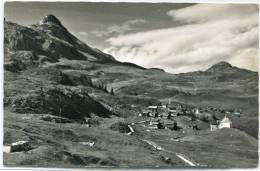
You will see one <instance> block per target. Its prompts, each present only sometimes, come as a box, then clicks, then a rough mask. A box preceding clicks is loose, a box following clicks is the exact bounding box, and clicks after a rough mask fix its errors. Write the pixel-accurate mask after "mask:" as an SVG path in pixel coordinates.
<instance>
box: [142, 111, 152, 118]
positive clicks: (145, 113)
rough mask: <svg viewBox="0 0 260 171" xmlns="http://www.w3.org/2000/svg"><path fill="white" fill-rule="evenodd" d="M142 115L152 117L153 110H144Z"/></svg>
mask: <svg viewBox="0 0 260 171" xmlns="http://www.w3.org/2000/svg"><path fill="white" fill-rule="evenodd" d="M142 116H147V117H151V116H152V114H151V112H150V111H148V110H144V111H143V112H142Z"/></svg>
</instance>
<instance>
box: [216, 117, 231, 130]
mask: <svg viewBox="0 0 260 171" xmlns="http://www.w3.org/2000/svg"><path fill="white" fill-rule="evenodd" d="M231 124H232V122H231V120H230V119H229V118H228V117H227V116H225V117H224V118H223V119H222V120H221V121H220V122H219V125H218V128H219V129H221V128H230V127H231Z"/></svg>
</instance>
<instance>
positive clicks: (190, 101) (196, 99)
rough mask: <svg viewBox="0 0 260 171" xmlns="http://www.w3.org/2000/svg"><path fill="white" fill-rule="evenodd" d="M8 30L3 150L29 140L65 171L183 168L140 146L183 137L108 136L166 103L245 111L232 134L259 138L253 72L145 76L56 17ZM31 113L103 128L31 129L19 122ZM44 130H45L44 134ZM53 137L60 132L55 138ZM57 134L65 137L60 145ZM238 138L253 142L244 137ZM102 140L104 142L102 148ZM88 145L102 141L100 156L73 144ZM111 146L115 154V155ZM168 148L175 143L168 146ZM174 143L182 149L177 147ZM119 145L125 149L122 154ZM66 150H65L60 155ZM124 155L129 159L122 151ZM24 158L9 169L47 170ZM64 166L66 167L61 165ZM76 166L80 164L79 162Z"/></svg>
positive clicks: (222, 66)
mask: <svg viewBox="0 0 260 171" xmlns="http://www.w3.org/2000/svg"><path fill="white" fill-rule="evenodd" d="M4 29H5V30H4V55H5V59H4V69H5V78H4V80H5V81H4V105H5V106H4V110H5V137H4V139H5V142H4V144H10V143H11V142H14V141H18V140H21V139H23V138H24V137H26V138H27V139H28V140H32V142H33V143H34V145H35V146H37V149H38V150H39V151H37V152H39V155H43V158H44V156H46V153H48V151H49V147H51V148H52V149H53V150H54V151H55V150H56V152H57V156H53V154H52V155H51V156H52V157H57V158H59V160H58V159H57V160H56V158H55V160H52V159H51V160H50V161H54V163H53V165H54V166H56V165H61V166H64V163H66V162H67V163H69V164H68V166H75V165H89V163H92V164H93V162H90V161H89V160H91V161H92V160H93V161H94V160H95V161H97V162H96V163H95V164H94V166H100V165H109V166H111V165H113V166H125V165H126V166H143V165H142V163H140V161H137V160H134V159H135V158H136V157H134V156H139V157H140V158H142V159H143V158H147V159H145V160H144V161H143V160H141V161H142V162H143V163H144V165H146V166H154V163H158V165H160V166H169V165H174V166H178V165H180V166H183V163H182V162H181V161H179V160H178V158H176V157H175V158H174V157H173V156H171V157H173V158H172V159H173V160H174V161H175V162H173V163H170V164H169V163H167V162H165V161H163V160H162V159H161V158H159V156H156V155H155V154H153V155H151V153H153V152H151V151H150V150H151V149H150V148H149V149H147V145H144V144H143V142H140V138H142V137H143V136H147V138H152V137H154V136H155V135H156V136H157V137H158V139H160V138H163V139H165V137H166V139H167V137H168V139H170V138H169V137H172V138H174V137H177V136H179V133H173V132H170V133H169V132H167V130H166V131H164V132H161V133H159V134H157V133H154V135H150V134H148V133H147V132H146V130H143V128H138V127H137V128H136V129H139V130H138V131H139V132H138V134H137V135H136V136H132V137H126V136H124V135H118V133H117V134H116V133H113V131H112V132H111V131H109V129H108V128H109V127H110V125H111V124H112V123H114V122H117V121H122V120H123V121H125V122H130V121H131V122H132V121H133V120H134V119H136V116H137V114H138V113H139V112H140V111H141V110H142V109H145V108H146V107H147V106H148V105H157V104H160V103H167V102H168V101H171V103H172V104H183V105H187V106H194V107H197V108H199V107H202V108H203V107H204V108H206V107H214V108H219V109H221V110H241V111H242V115H241V117H237V116H234V115H232V114H228V115H229V117H230V118H231V120H232V122H233V127H235V128H238V129H240V130H241V131H245V132H246V133H248V134H250V135H252V136H254V137H255V138H256V137H257V135H258V73H256V72H252V71H248V70H245V69H240V68H237V67H234V66H232V65H230V64H228V63H226V62H220V63H217V64H215V65H214V66H212V67H210V68H209V69H208V70H206V71H197V72H190V73H182V74H170V73H167V72H164V71H163V70H161V69H154V68H151V69H149V68H148V69H147V68H143V67H140V66H138V65H135V64H132V63H122V62H119V61H117V60H115V59H114V57H112V56H111V55H109V54H105V53H103V52H101V51H99V50H97V49H95V48H92V47H90V46H88V45H87V44H85V43H83V42H81V41H80V40H79V39H77V38H76V37H75V36H73V35H72V34H71V33H70V32H69V31H68V30H67V29H66V28H65V27H64V26H63V25H62V23H61V22H60V21H59V20H58V19H57V18H56V17H55V16H54V15H48V16H45V17H44V18H43V19H42V20H41V21H40V22H39V24H35V25H32V26H30V27H25V26H21V25H18V24H16V23H12V22H8V21H5V23H4ZM133 106H134V107H133ZM28 114H38V115H39V116H40V115H46V114H51V115H58V116H60V117H65V118H68V119H72V120H76V121H78V120H82V119H84V118H99V119H100V120H101V121H102V123H103V124H101V126H100V127H98V128H95V127H94V128H85V127H84V128H82V127H81V126H80V125H77V124H76V125H73V124H72V125H64V127H60V126H59V127H58V126H56V125H57V124H55V123H51V124H46V123H45V122H42V121H39V120H38V119H37V118H32V119H31V120H33V122H30V123H28V122H27V121H26V120H24V119H22V118H24V116H26V117H27V115H28ZM215 114H216V116H217V117H218V118H222V117H223V116H224V115H225V113H223V112H217V113H215ZM36 116H37V115H36ZM184 119H185V118H184ZM13 120H15V121H16V123H17V126H14V125H13ZM37 124H38V125H37ZM39 124H40V125H41V124H42V127H41V128H40V127H39ZM37 130H38V131H37ZM51 130H55V131H56V133H54V132H52V131H51ZM86 130H88V131H89V132H88V131H86ZM63 131H67V134H66V136H65V137H64V134H59V133H62V132H63ZM102 131H103V132H102ZM168 131H169V130H168ZM237 131H238V130H233V129H231V130H230V132H231V133H230V134H232V133H233V134H236V135H238V133H237ZM38 132H39V133H38ZM47 132H50V133H51V134H48V135H46V137H47V138H46V139H45V138H43V137H44V136H45V134H46V133H47ZM104 132H105V133H104ZM101 134H102V135H101ZM103 134H105V135H103ZM151 134H153V133H151ZM177 134H178V135H177ZM58 135H60V136H61V135H62V136H63V138H61V137H59V136H58ZM83 135H84V136H83ZM166 135H167V136H166ZM222 135H224V134H223V131H222V132H218V134H216V135H215V136H220V137H221V136H222ZM139 136H140V137H139ZM209 136H211V134H210V135H209ZM212 136H213V135H212ZM239 136H242V137H244V136H245V137H246V136H249V135H245V134H244V133H239ZM57 137H58V139H57ZM83 137H86V138H83ZM120 138H121V139H120ZM255 138H253V137H252V139H255ZM98 139H102V142H100V141H98ZM123 139H124V140H123ZM209 139H210V138H209ZM212 139H216V137H214V138H212ZM238 139H239V138H238ZM87 140H93V141H94V140H95V141H97V149H95V150H97V151H95V150H94V151H93V150H90V151H88V152H86V153H87V156H82V154H81V153H80V154H79V153H78V152H77V150H78V151H81V150H82V147H81V146H78V145H76V142H78V141H87ZM234 141H235V140H234ZM236 141H239V140H236ZM255 141H257V140H254V141H253V140H252V144H253V145H252V146H251V145H250V146H249V147H248V148H250V150H252V149H253V150H254V149H255V147H257V145H256V146H255ZM111 142H112V143H115V145H117V147H116V148H114V146H113V145H111ZM169 142H170V140H169V141H167V143H169ZM117 143H119V144H117ZM164 143H165V142H164ZM170 143H172V142H170ZM175 143H176V144H175ZM194 143H195V144H196V145H199V144H200V143H201V144H203V145H205V144H207V143H208V142H207V141H205V142H204V140H203V142H200V143H198V144H197V142H194ZM57 144H58V145H57ZM174 144H175V145H176V146H178V145H179V144H178V143H177V142H174ZM209 144H211V145H212V148H214V145H216V144H215V143H214V142H210V143H209ZM183 145H187V146H189V143H187V144H186V143H185V142H184V143H183ZM239 145H241V149H243V150H244V146H243V145H245V146H247V145H248V144H247V142H244V141H243V142H241V144H239ZM57 146H60V147H59V148H57ZM119 146H122V148H118V147H119ZM125 146H126V151H128V152H129V151H131V150H132V151H134V152H135V153H133V154H132V153H131V154H129V153H128V154H127V155H126V156H128V155H130V156H131V155H133V156H132V158H131V159H130V158H129V156H128V158H124V156H121V157H120V156H119V155H116V154H117V153H115V151H114V150H113V149H115V150H116V149H117V150H118V149H120V150H124V148H123V147H125ZM181 146H182V145H181ZM47 147H48V148H47ZM62 147H64V149H60V148H62ZM71 147H74V148H75V149H76V150H75V149H73V148H71ZM223 148H224V149H229V150H230V153H231V155H232V157H234V156H236V155H237V153H236V152H233V151H232V150H235V149H233V147H232V148H230V147H226V146H225V147H223ZM234 148H235V147H234ZM251 148H252V149H251ZM134 149H135V150H134ZM180 149H182V150H183V152H187V153H189V151H187V149H185V148H182V147H180ZM191 149H192V148H191ZM85 150H86V149H85ZM88 150H89V149H88ZM99 150H100V151H99ZM245 150H247V149H245ZM104 151H105V152H104ZM224 151H225V150H224ZM217 152H218V153H219V151H217ZM121 153H122V154H125V151H121ZM121 153H120V154H121ZM213 153H215V152H213ZM221 154H222V153H221ZM23 155H25V154H20V155H19V156H20V158H19V160H16V159H17V158H16V157H17V156H14V155H12V154H10V155H9V154H6V158H5V163H6V164H9V165H12V161H13V160H16V161H17V163H15V164H14V165H16V164H18V165H29V166H31V165H34V166H38V165H40V166H42V165H44V163H37V161H36V160H34V159H33V158H30V159H28V160H27V161H28V162H25V161H23V160H22V159H23V158H24V156H23ZM34 155H36V153H34ZM163 155H169V154H163ZM111 156H112V157H111ZM248 156H249V157H248V158H247V159H246V160H248V167H250V166H252V165H255V158H256V156H255V153H254V154H248ZM27 157H28V156H27ZM201 157H202V158H201V160H202V159H203V160H204V159H205V160H207V159H206V158H204V157H205V156H204V157H203V155H202V154H201ZM232 157H231V158H232ZM65 158H66V160H68V161H66V160H65ZM111 158H113V159H111ZM140 158H139V159H140ZM234 158H236V157H234ZM63 159H64V163H62V162H61V163H60V161H63ZM214 159H215V158H214ZM215 160H218V159H215ZM219 160H222V159H219ZM241 160H243V159H241ZM43 161H48V159H43ZM75 161H81V162H80V163H75ZM236 161H237V160H236ZM205 162H206V163H207V162H208V164H207V165H208V166H211V167H216V165H214V163H211V162H212V161H210V160H209V161H205ZM218 162H220V161H218ZM10 163H11V164H10ZM101 163H103V164H101ZM210 163H211V164H210ZM232 166H233V167H234V166H237V165H235V162H234V163H232V162H230V163H228V162H227V163H225V164H224V165H223V167H232ZM245 167H247V165H246V166H245Z"/></svg>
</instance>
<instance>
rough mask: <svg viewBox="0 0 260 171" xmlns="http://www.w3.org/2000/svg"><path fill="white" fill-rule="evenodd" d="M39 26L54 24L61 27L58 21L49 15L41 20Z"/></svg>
mask: <svg viewBox="0 0 260 171" xmlns="http://www.w3.org/2000/svg"><path fill="white" fill-rule="evenodd" d="M41 24H56V25H59V26H62V24H61V22H60V20H59V19H58V18H57V17H56V16H55V15H53V14H49V15H46V16H45V17H43V19H42V20H41V21H40V25H41Z"/></svg>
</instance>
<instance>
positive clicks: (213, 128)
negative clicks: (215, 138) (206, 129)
mask: <svg viewBox="0 0 260 171" xmlns="http://www.w3.org/2000/svg"><path fill="white" fill-rule="evenodd" d="M217 129H218V121H211V122H210V130H211V131H216V130H217Z"/></svg>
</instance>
